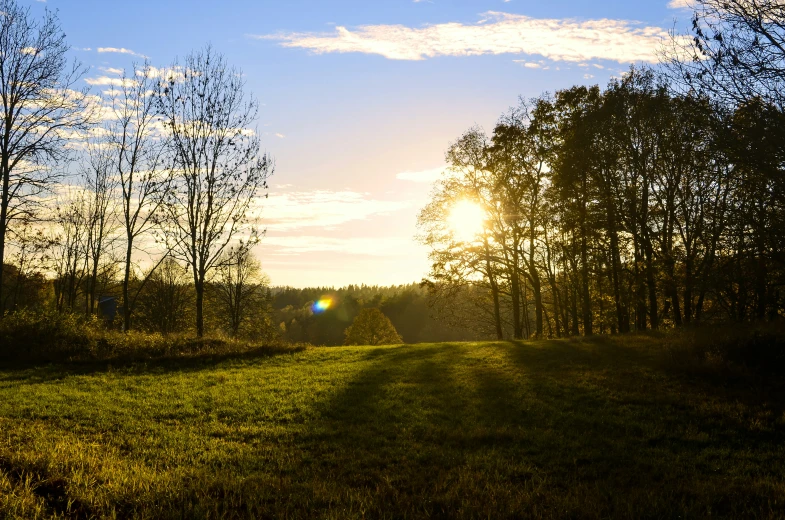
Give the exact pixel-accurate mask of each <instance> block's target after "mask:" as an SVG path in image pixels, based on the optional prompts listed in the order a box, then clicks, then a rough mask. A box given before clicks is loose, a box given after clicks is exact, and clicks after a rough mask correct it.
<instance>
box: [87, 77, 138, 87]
mask: <svg viewBox="0 0 785 520" xmlns="http://www.w3.org/2000/svg"><path fill="white" fill-rule="evenodd" d="M84 80H85V83H87V84H88V85H91V86H96V85H112V86H113V87H121V86H131V85H135V84H136V80H133V79H131V78H110V77H109V76H99V77H97V78H85V79H84Z"/></svg>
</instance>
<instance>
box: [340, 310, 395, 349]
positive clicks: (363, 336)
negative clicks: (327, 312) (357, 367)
mask: <svg viewBox="0 0 785 520" xmlns="http://www.w3.org/2000/svg"><path fill="white" fill-rule="evenodd" d="M345 334H346V341H345V344H346V345H392V344H395V343H403V340H402V339H401V337H400V336H399V335H398V332H397V331H396V330H395V327H394V326H393V324H392V322H391V321H390V319H389V318H388V317H387V316H385V315H384V314H383V313H382V311H380V310H379V309H376V308H370V309H363V310H361V311H360V313H359V314H358V315H357V317H356V318H355V319H354V322H352V324H351V325H350V326H349V327H348V328H347V329H346V333H345Z"/></svg>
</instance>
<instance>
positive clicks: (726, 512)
mask: <svg viewBox="0 0 785 520" xmlns="http://www.w3.org/2000/svg"><path fill="white" fill-rule="evenodd" d="M659 348H660V345H659V340H657V339H656V338H652V337H647V336H627V337H618V338H613V339H591V340H585V341H578V340H576V341H542V342H527V343H520V344H513V343H459V344H432V345H417V346H393V347H342V348H314V349H309V350H307V351H304V352H300V353H296V354H287V355H282V356H277V357H268V358H256V359H254V358H238V359H233V360H228V361H227V360H224V361H220V362H215V363H210V362H209V361H198V362H182V363H178V364H175V363H171V362H170V363H161V364H147V365H134V366H130V367H123V368H112V367H111V366H106V365H100V366H98V365H83V366H81V367H62V366H49V367H43V368H34V369H5V370H0V432H2V434H0V516H9V517H20V518H27V517H33V516H36V515H39V516H42V517H48V516H57V515H64V516H70V517H77V518H79V517H82V518H87V517H105V516H111V515H113V514H116V515H117V516H119V517H147V518H169V517H177V518H179V517H183V516H184V517H189V518H199V517H202V518H216V517H221V518H224V517H226V518H245V517H260V516H275V517H284V516H290V517H307V516H318V517H325V518H360V517H372V518H376V517H385V518H393V517H395V518H400V517H404V516H406V517H434V516H435V517H466V518H470V517H480V516H484V517H488V516H490V517H494V518H502V517H520V516H522V515H527V516H532V517H544V518H548V517H554V518H558V517H564V516H570V517H580V518H598V517H628V518H629V517H635V518H673V517H677V516H679V515H681V516H688V517H690V516H692V517H696V516H697V517H704V516H709V515H711V516H720V517H723V516H725V517H740V516H756V517H763V518H766V517H778V516H782V515H785V499H783V497H784V496H785V462H783V461H785V443H783V442H782V440H783V438H785V437H783V432H784V431H785V413H783V407H782V405H783V403H782V402H781V401H778V400H777V399H774V398H773V397H771V395H770V394H766V393H762V392H761V391H760V389H755V388H752V389H750V388H723V387H717V386H713V385H712V384H710V383H709V382H706V381H702V380H691V379H690V378H688V377H686V376H684V375H679V374H676V373H673V372H671V371H669V370H668V369H666V368H664V367H663V366H662V364H661V363H659V361H658V359H659V356H658V355H657V351H658V349H659Z"/></svg>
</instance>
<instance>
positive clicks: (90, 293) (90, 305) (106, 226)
mask: <svg viewBox="0 0 785 520" xmlns="http://www.w3.org/2000/svg"><path fill="white" fill-rule="evenodd" d="M106 152H107V150H106V149H105V148H104V147H103V146H102V143H100V142H98V143H89V144H88V153H87V160H86V162H85V165H84V166H83V172H82V174H83V177H84V181H85V193H86V197H87V201H86V208H85V209H86V212H87V214H86V215H85V217H86V237H85V238H86V243H85V252H84V253H85V256H86V262H85V267H86V271H87V273H86V282H87V287H86V288H85V314H91V313H93V312H95V310H96V304H97V303H98V300H97V297H98V294H97V291H98V279H99V275H100V274H101V273H100V272H99V271H100V269H101V268H102V267H103V268H106V267H107V265H102V262H104V264H106V256H107V253H111V246H112V244H111V242H112V235H113V232H114V231H115V230H116V224H117V220H116V218H115V217H116V215H115V212H114V210H115V208H114V205H113V197H114V193H115V188H116V187H117V186H116V181H115V177H114V175H112V165H111V162H110V157H109V156H108V155H107V153H106ZM111 267H114V266H111Z"/></svg>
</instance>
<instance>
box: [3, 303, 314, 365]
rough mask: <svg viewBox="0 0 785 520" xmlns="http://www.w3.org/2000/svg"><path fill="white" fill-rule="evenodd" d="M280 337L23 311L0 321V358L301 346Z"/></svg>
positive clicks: (148, 356) (121, 356)
mask: <svg viewBox="0 0 785 520" xmlns="http://www.w3.org/2000/svg"><path fill="white" fill-rule="evenodd" d="M304 348H305V346H303V345H289V344H284V343H282V342H280V341H278V342H275V341H270V342H249V341H238V340H232V339H224V338H215V337H212V338H199V339H197V338H193V337H190V336H187V335H162V334H160V333H148V332H140V331H131V332H128V333H122V332H119V331H112V330H106V329H105V328H104V327H103V325H102V323H101V320H99V319H98V318H94V317H88V318H85V317H83V316H77V315H73V314H60V313H56V312H45V313H36V312H31V311H20V312H16V313H12V314H9V315H7V316H6V317H5V318H3V320H2V321H0V360H6V361H33V362H60V361H91V360H119V361H136V360H140V361H141V360H152V359H161V358H179V357H197V356H213V355H218V356H224V355H238V354H253V353H257V354H265V353H268V354H275V353H284V352H295V351H299V350H303V349H304Z"/></svg>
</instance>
